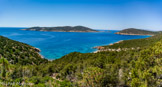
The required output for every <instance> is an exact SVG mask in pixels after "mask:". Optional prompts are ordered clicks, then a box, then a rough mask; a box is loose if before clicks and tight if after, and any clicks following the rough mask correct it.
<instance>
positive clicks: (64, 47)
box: [0, 28, 149, 59]
mask: <svg viewBox="0 0 162 87" xmlns="http://www.w3.org/2000/svg"><path fill="white" fill-rule="evenodd" d="M20 29H23V28H0V35H2V36H5V37H8V38H10V39H12V40H16V41H20V42H23V43H27V44H29V45H32V46H34V47H37V48H39V49H41V52H40V53H41V54H42V55H43V56H44V57H45V58H47V59H57V58H60V57H62V56H64V55H66V54H68V53H71V52H81V53H89V52H93V51H95V50H96V49H93V48H92V47H94V46H100V45H108V44H110V43H114V42H117V41H119V40H129V39H139V38H147V37H149V36H133V35H117V34H114V33H115V32H117V30H111V32H91V33H77V32H41V31H23V30H20Z"/></svg>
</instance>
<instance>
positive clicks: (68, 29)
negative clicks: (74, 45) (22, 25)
mask: <svg viewBox="0 0 162 87" xmlns="http://www.w3.org/2000/svg"><path fill="white" fill-rule="evenodd" d="M22 30H31V31H55V32H98V31H96V30H93V29H90V28H88V27H84V26H74V27H71V26H64V27H32V28H28V29H22Z"/></svg>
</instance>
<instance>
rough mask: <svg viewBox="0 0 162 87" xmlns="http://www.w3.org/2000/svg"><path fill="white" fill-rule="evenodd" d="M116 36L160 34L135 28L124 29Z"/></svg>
mask: <svg viewBox="0 0 162 87" xmlns="http://www.w3.org/2000/svg"><path fill="white" fill-rule="evenodd" d="M116 34H122V35H155V34H158V32H153V31H147V30H142V29H135V28H128V29H124V30H122V31H119V32H117V33H116Z"/></svg>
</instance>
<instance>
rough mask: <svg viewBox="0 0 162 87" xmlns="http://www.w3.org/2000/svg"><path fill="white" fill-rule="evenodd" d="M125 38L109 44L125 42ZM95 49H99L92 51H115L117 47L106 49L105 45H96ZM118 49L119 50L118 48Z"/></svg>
mask: <svg viewBox="0 0 162 87" xmlns="http://www.w3.org/2000/svg"><path fill="white" fill-rule="evenodd" d="M123 41H124V40H119V41H117V42H115V43H110V44H108V45H109V46H111V45H114V44H117V43H121V42H123ZM93 48H94V49H97V50H96V51H94V52H92V53H98V52H103V51H110V50H111V51H115V49H105V48H104V47H103V46H96V47H93ZM117 51H118V50H117Z"/></svg>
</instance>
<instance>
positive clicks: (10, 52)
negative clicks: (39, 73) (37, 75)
mask: <svg viewBox="0 0 162 87" xmlns="http://www.w3.org/2000/svg"><path fill="white" fill-rule="evenodd" d="M39 52H40V50H39V49H37V48H34V47H32V46H30V45H27V44H24V43H21V42H18V41H14V40H10V39H8V38H6V37H3V36H0V55H1V56H3V57H4V58H7V60H8V61H9V62H10V63H11V64H17V63H18V64H22V65H26V64H40V63H41V62H44V60H45V59H43V58H42V57H41V55H40V54H39Z"/></svg>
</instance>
